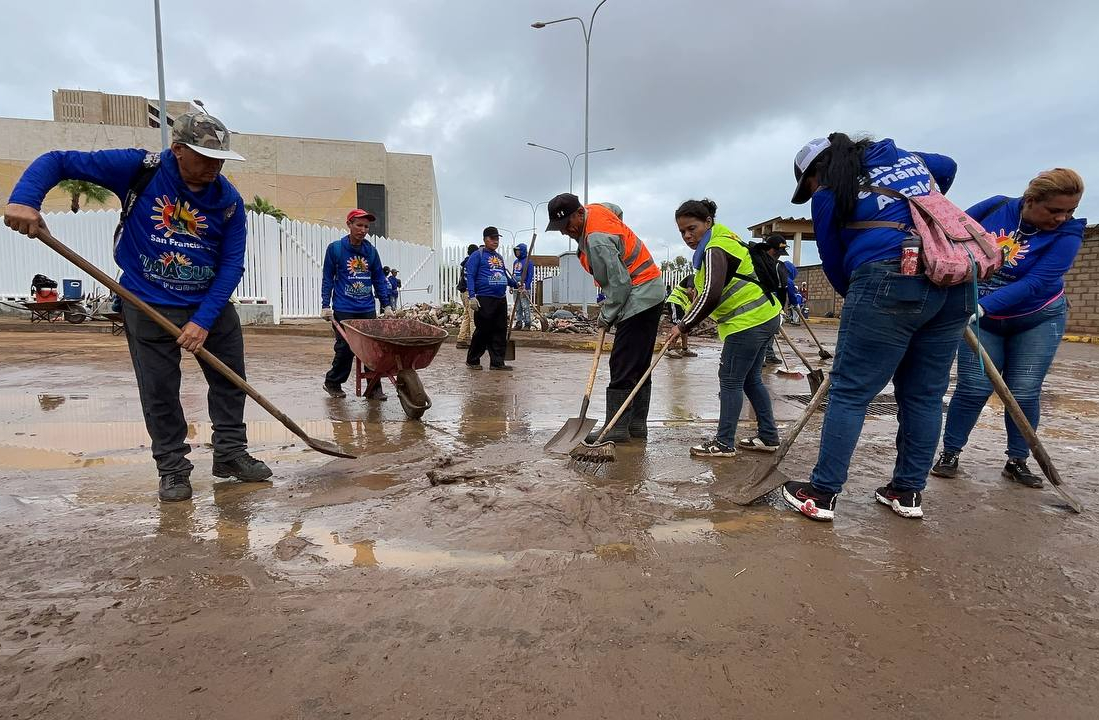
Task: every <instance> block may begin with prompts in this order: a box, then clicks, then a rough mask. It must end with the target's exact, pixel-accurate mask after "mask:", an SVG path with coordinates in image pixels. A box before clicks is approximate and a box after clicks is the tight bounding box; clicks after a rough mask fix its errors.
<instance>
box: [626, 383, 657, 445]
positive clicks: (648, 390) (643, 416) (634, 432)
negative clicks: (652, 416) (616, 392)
mask: <svg viewBox="0 0 1099 720" xmlns="http://www.w3.org/2000/svg"><path fill="white" fill-rule="evenodd" d="M652 390H653V386H652V385H651V384H650V385H646V386H645V387H643V388H641V389H640V390H638V391H637V395H636V396H634V399H633V407H632V408H630V437H632V438H637V439H638V440H645V439H646V438H648V437H649V398H650V397H651V396H652Z"/></svg>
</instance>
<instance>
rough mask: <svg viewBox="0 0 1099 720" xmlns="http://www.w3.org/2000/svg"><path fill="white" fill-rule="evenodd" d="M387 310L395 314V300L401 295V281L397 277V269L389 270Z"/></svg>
mask: <svg viewBox="0 0 1099 720" xmlns="http://www.w3.org/2000/svg"><path fill="white" fill-rule="evenodd" d="M387 280H388V282H389V309H390V310H392V311H393V312H397V298H398V297H400V294H401V279H400V278H398V277H397V268H390V269H389V277H388V278H387Z"/></svg>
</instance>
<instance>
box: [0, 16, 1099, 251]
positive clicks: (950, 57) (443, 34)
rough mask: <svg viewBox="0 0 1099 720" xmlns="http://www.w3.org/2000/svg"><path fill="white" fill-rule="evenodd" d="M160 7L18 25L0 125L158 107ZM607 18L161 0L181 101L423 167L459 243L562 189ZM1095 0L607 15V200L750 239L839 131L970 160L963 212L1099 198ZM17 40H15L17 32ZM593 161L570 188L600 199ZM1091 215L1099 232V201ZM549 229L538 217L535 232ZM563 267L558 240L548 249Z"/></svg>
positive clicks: (595, 123)
mask: <svg viewBox="0 0 1099 720" xmlns="http://www.w3.org/2000/svg"><path fill="white" fill-rule="evenodd" d="M150 5H151V3H147V2H139V1H138V0H127V1H125V2H118V3H106V4H104V3H100V4H96V5H94V6H93V5H91V4H84V3H79V4H78V3H71V2H60V1H59V0H44V1H42V2H38V3H35V4H33V5H19V6H16V7H13V8H8V9H7V10H6V25H7V28H8V34H7V37H6V38H5V43H4V46H3V49H2V50H0V57H2V58H3V60H4V66H5V67H6V68H9V69H12V68H17V69H18V71H16V72H11V71H9V72H7V73H5V74H4V76H3V77H0V115H4V116H14V117H49V116H50V97H49V91H50V90H51V89H53V88H57V87H84V88H94V89H102V90H105V91H110V92H123V93H135V94H147V95H150V96H152V95H155V92H156V68H155V64H154V59H155V49H154V39H153V34H152V11H151V8H150ZM594 5H595V0H584V1H583V2H580V1H579V0H561V1H558V2H548V1H541V0H539V1H528V2H507V1H505V0H496V1H492V2H490V1H488V0H484V1H475V0H469V1H467V2H461V3H454V2H449V3H448V2H443V1H442V0H405V1H403V2H370V3H364V2H350V1H348V2H325V3H310V4H305V3H263V4H259V3H226V2H220V3H213V2H206V1H205V0H195V1H193V2H188V3H177V2H174V1H173V0H163V10H164V27H165V54H166V68H167V86H168V94H169V96H171V97H176V98H191V97H199V98H202V99H203V100H204V101H205V102H206V103H207V105H208V106H209V107H210V109H211V110H212V111H213V112H215V113H216V114H218V115H220V116H221V117H222V118H223V119H225V120H226V121H227V122H228V123H229V124H230V125H231V126H232V127H233V128H234V129H238V130H241V131H247V132H263V133H273V134H287V135H306V136H319V137H341V138H350V139H357V140H372V141H379V140H380V141H383V142H385V143H386V145H387V146H388V147H389V149H391V150H396V151H402V152H421V153H430V154H432V155H433V156H434V158H435V168H436V175H437V178H438V182H439V192H440V197H441V200H442V204H443V220H444V234H445V237H446V238H447V239H448V240H449V241H453V242H462V243H465V242H468V241H469V240H471V239H476V238H477V236H478V235H479V232H480V229H481V228H482V227H483V226H484V225H487V224H497V225H500V226H503V227H508V228H512V229H521V228H526V227H529V225H530V212H529V209H527V208H526V207H525V206H523V205H520V204H519V203H515V202H512V201H510V200H505V199H504V197H503V195H504V194H505V193H506V194H511V195H517V196H519V197H525V198H530V199H533V200H545V199H547V198H548V197H550V196H552V195H553V194H555V193H557V192H561V191H562V190H564V189H567V181H568V169H567V166H566V164H565V161H564V160H563V159H562V158H561V157H560V156H558V155H554V154H552V153H548V152H545V151H542V150H537V149H533V148H529V147H527V146H526V144H525V143H526V142H527V141H534V142H538V143H540V144H544V145H549V146H551V147H559V148H561V149H563V150H566V151H567V152H569V153H570V154H573V153H578V152H580V151H581V150H582V145H583V100H584V85H583V71H584V53H583V42H582V38H581V34H580V27H579V25H578V24H577V23H575V22H571V23H562V24H560V25H556V26H552V27H549V28H545V29H542V30H534V29H531V28H530V27H529V25H530V23H531V22H533V21H534V20H538V19H543V20H546V19H553V18H557V17H563V16H568V15H582V16H587V15H589V14H590V12H591V8H592V7H594ZM1097 20H1099V6H1096V5H1095V4H1094V3H1090V2H1086V1H1084V0H1079V1H1073V0H1065V1H1063V2H1057V3H1045V4H1018V5H1013V6H1012V7H1011V8H1010V9H1006V8H1005V6H1004V5H1003V4H1002V3H993V2H985V1H983V0H982V1H980V2H966V3H959V2H946V1H945V0H928V1H927V2H924V3H920V4H911V5H908V6H899V5H898V4H896V3H864V2H854V1H853V0H851V1H842V0H835V1H833V2H823V1H822V2H803V1H795V0H779V1H777V2H767V3H764V2H758V3H717V2H704V1H702V0H688V1H686V2H676V3H672V2H655V1H653V0H609V2H607V3H606V4H605V5H604V6H603V8H602V10H600V13H599V16H598V18H597V20H596V25H595V29H594V33H593V43H592V102H591V106H592V113H591V146H592V147H593V148H597V147H604V146H608V145H613V146H614V147H615V148H616V150H615V151H614V152H612V153H603V154H600V155H595V156H593V157H592V160H591V199H592V200H604V199H606V200H613V201H615V202H617V203H619V204H620V205H622V206H623V208H624V209H625V212H626V218H627V220H628V221H629V222H630V223H631V225H632V226H633V227H634V229H635V230H636V231H637V232H638V234H639V235H641V236H642V237H643V238H645V239H647V240H648V241H649V242H650V243H651V244H652V245H653V248H654V252H655V254H657V255H658V256H659V257H663V256H664V255H665V254H668V255H671V256H673V257H674V255H675V254H677V253H679V252H681V248H682V246H681V244H680V241H679V239H678V237H677V236H676V234H675V228H674V223H673V221H672V218H671V213H672V211H673V210H674V208H675V207H676V206H677V205H678V204H679V203H680V202H681V201H682V200H684V199H686V198H688V197H700V196H702V195H708V196H710V197H712V198H713V199H715V200H716V201H717V202H718V204H719V206H720V211H719V218H720V219H722V220H723V221H724V222H725V223H726V224H728V225H730V226H731V227H733V228H734V229H736V230H738V231H742V230H743V229H744V228H745V227H746V226H747V225H749V224H751V223H754V222H757V221H759V220H764V219H767V218H770V217H773V216H775V215H799V214H803V213H804V212H805V211H806V210H807V208H799V207H795V206H792V205H790V204H789V196H790V192H791V190H792V184H793V179H792V175H791V169H790V168H791V160H792V157H793V154H794V152H795V151H796V150H797V149H798V148H799V147H800V146H801V145H802V144H803V143H804V142H805V141H806V140H808V139H809V138H811V137H816V136H819V135H823V134H827V133H828V132H830V131H832V130H837V129H841V130H845V131H848V132H860V131H862V132H868V133H871V134H873V135H875V136H877V137H893V138H895V139H896V140H897V142H898V143H899V144H900V145H901V146H902V147H908V148H912V149H922V150H927V151H934V152H942V153H945V154H948V155H952V156H953V157H954V158H955V159H957V160H958V162H959V165H960V171H959V176H958V181H957V184H956V185H955V189H954V190H953V191H952V195H953V196H954V197H955V200H956V201H957V202H959V203H960V204H963V205H964V204H968V203H971V202H975V201H977V200H979V199H981V198H983V197H986V196H988V195H991V194H995V193H1009V194H1011V193H1015V194H1017V193H1020V192H1021V191H1022V188H1023V187H1024V186H1025V183H1026V181H1027V180H1028V179H1029V178H1030V177H1031V176H1032V175H1033V174H1034V173H1035V172H1037V171H1039V170H1042V169H1045V168H1047V167H1052V166H1055V165H1067V166H1070V167H1074V168H1076V169H1077V170H1079V171H1080V172H1081V173H1083V174H1084V177H1085V180H1091V181H1092V183H1093V184H1097V187H1099V172H1096V168H1097V167H1099V150H1097V149H1096V142H1095V140H1096V137H1095V135H1096V133H1095V127H1096V122H1095V119H1094V117H1095V112H1096V109H1097V107H1099V103H1097V100H1099V90H1097V89H1096V84H1095V83H1094V82H1091V81H1090V79H1089V80H1087V81H1086V82H1081V81H1080V80H1079V79H1078V78H1081V77H1086V72H1087V70H1089V69H1092V68H1095V67H1097V66H1099V62H1097V60H1099V50H1096V48H1095V47H1094V46H1093V45H1091V44H1090V43H1088V42H1087V40H1088V38H1087V37H1085V36H1083V35H1082V34H1081V29H1083V28H1089V27H1095V26H1096V21H1097ZM13 28H22V29H23V31H22V32H13V31H12V29H13ZM582 166H583V160H582V159H581V160H580V161H579V162H578V163H577V172H576V188H577V192H578V194H579V193H580V192H581V189H582V187H583V171H582ZM1081 214H1085V215H1086V214H1090V215H1091V216H1092V219H1093V220H1095V219H1099V192H1095V191H1093V192H1091V193H1089V194H1088V195H1086V196H1085V199H1084V203H1083V206H1082V208H1081ZM539 222H540V224H544V222H545V216H544V210H543V211H542V212H541V213H540V217H539ZM539 244H540V247H541V248H542V249H543V251H550V250H554V251H560V250H563V249H564V247H565V240H564V238H563V237H562V236H559V235H557V234H550V235H547V236H544V237H542V238H540V240H539Z"/></svg>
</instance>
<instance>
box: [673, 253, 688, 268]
mask: <svg viewBox="0 0 1099 720" xmlns="http://www.w3.org/2000/svg"><path fill="white" fill-rule="evenodd" d="M675 266H676V267H677V268H685V267H687V258H685V257H683V256H682V255H676V256H675Z"/></svg>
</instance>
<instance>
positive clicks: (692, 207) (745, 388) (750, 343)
mask: <svg viewBox="0 0 1099 720" xmlns="http://www.w3.org/2000/svg"><path fill="white" fill-rule="evenodd" d="M716 214H717V203H715V202H714V201H713V200H708V199H707V200H688V201H687V202H685V203H683V204H682V205H680V206H679V209H678V210H676V211H675V222H676V224H677V225H678V226H679V234H680V235H682V236H683V242H685V243H687V247H689V248H691V249H692V250H693V251H694V257H693V260H692V262H693V265H694V268H695V290H696V292H697V293H698V297H697V299H696V300H695V302H694V305H692V307H691V310H690V312H688V313H687V316H686V317H685V318H683V320H682V321H681V322H680V323H679V324H678V325H676V326H675V327H674V328H673V329H672V334H671V338H672V339H674V338H675V337H676V336H677V335H680V334H682V335H686V334H688V333H689V332H690V331H691V330H693V329H694V328H695V327H697V326H698V324H699V323H700V322H702V320H704V319H705V318H707V317H713V319H714V322H716V323H717V334H718V337H719V338H721V341H722V342H723V343H724V346H723V347H722V349H721V364H720V365H719V366H718V371H717V377H718V383H719V386H720V390H719V392H718V398H719V399H720V401H721V418H720V420H719V421H718V425H717V437H716V438H714V439H713V440H711V441H709V442H704V443H702V444H700V445H695V446H694V447H692V448H691V455H694V456H696V457H733V456H734V455H736V453H737V450H736V449H737V447H741V448H744V449H745V450H756V451H760V452H774V451H775V450H777V449H778V446H779V439H778V429H777V428H776V427H775V416H774V411H773V410H772V408H771V396H770V395H769V394H768V393H767V388H766V387H764V385H763V361H764V358H765V357H766V355H767V348H768V346H769V345H770V342H771V338H772V337H773V336H774V334H775V333H776V332H778V328H779V323H780V319H779V315H781V314H782V306H781V305H780V304H779V303H778V301H777V300H776V299H775V298H774V297H772V296H771V295H769V294H767V293H765V292H764V291H763V288H762V287H761V286H760V284H759V281H758V280H757V279H756V274H755V268H754V267H753V265H752V258H751V256H750V255H749V254H748V248H747V246H746V245H745V244H744V243H743V242H742V241H741V239H740V238H739V237H737V235H736V233H734V232H733V231H732V230H730V229H729V228H727V227H725V226H724V225H719V224H717V223H715V222H714V216H715V215H716ZM745 395H747V396H748V402H750V403H751V404H752V409H753V410H755V413H756V418H757V422H758V428H757V433H756V435H754V436H751V437H747V438H743V439H741V440H740V441H739V442H737V439H736V430H737V421H738V420H739V418H740V409H741V407H742V406H743V404H744V396H745Z"/></svg>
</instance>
